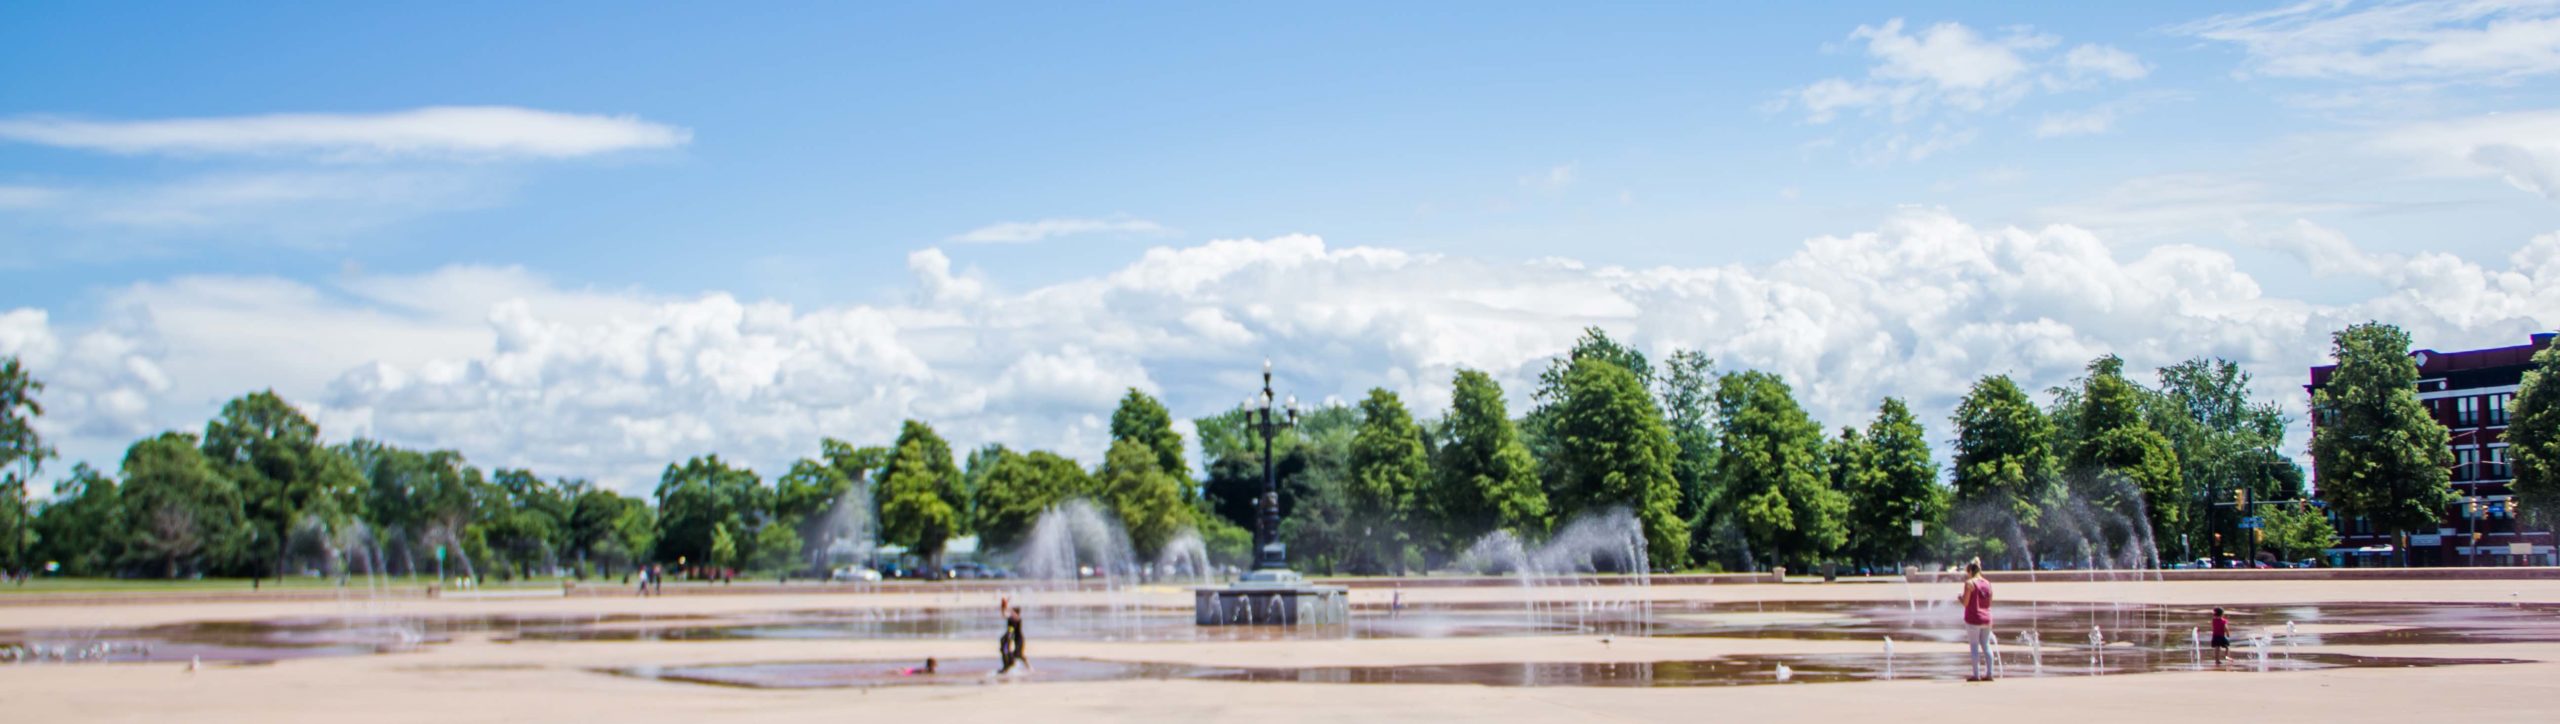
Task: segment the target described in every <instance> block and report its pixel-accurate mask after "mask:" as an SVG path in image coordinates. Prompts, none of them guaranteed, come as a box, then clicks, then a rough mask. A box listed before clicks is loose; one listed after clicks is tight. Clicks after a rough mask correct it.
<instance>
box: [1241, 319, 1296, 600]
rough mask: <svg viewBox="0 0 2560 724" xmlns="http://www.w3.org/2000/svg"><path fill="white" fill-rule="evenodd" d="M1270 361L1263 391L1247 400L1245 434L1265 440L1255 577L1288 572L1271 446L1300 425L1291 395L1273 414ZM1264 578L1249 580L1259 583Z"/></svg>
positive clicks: (1264, 368)
mask: <svg viewBox="0 0 2560 724" xmlns="http://www.w3.org/2000/svg"><path fill="white" fill-rule="evenodd" d="M1275 398H1276V395H1274V394H1273V393H1272V391H1271V360H1269V359H1264V360H1263V361H1262V391H1261V392H1258V393H1255V394H1254V395H1253V396H1251V397H1247V398H1245V406H1244V415H1245V430H1246V432H1247V433H1249V434H1253V435H1259V436H1261V438H1262V495H1261V497H1259V498H1256V499H1255V501H1254V521H1253V551H1254V560H1253V569H1254V571H1255V572H1256V573H1261V572H1265V571H1287V570H1289V547H1288V545H1287V544H1284V543H1281V542H1280V478H1279V475H1278V473H1277V472H1276V469H1275V468H1274V467H1273V465H1272V460H1271V454H1272V445H1273V442H1274V441H1275V440H1278V439H1279V437H1280V433H1281V431H1284V430H1287V429H1289V428H1292V427H1296V426H1297V425H1298V397H1297V396H1296V395H1290V396H1289V399H1288V401H1287V402H1286V403H1284V404H1282V405H1281V406H1280V407H1279V409H1277V410H1274V409H1273V405H1272V402H1273V401H1274V400H1275ZM1264 577H1265V576H1248V580H1257V579H1261V578H1264Z"/></svg>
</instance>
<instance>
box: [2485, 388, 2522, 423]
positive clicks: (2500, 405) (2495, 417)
mask: <svg viewBox="0 0 2560 724" xmlns="http://www.w3.org/2000/svg"><path fill="white" fill-rule="evenodd" d="M2515 397H2516V393H2513V392H2502V393H2498V394H2495V395H2490V396H2489V424H2491V425H2504V424H2507V401H2509V400H2513V399H2515Z"/></svg>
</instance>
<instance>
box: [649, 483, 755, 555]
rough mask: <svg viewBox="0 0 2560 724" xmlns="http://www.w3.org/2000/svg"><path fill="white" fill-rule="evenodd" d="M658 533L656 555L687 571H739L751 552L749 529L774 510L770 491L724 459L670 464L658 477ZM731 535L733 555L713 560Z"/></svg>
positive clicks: (730, 541)
mask: <svg viewBox="0 0 2560 724" xmlns="http://www.w3.org/2000/svg"><path fill="white" fill-rule="evenodd" d="M656 495H657V498H658V521H657V523H658V530H657V535H656V539H657V548H656V551H655V555H656V557H657V558H658V559H659V560H662V561H666V562H670V563H681V564H685V565H712V566H719V565H736V564H739V563H743V562H745V560H744V558H743V557H742V556H743V554H745V553H751V552H752V550H741V549H744V548H746V547H747V546H750V545H752V543H751V542H745V541H740V540H739V538H740V537H741V536H745V535H752V534H753V530H752V528H751V526H750V523H752V522H754V520H755V519H756V517H758V516H759V515H761V512H762V511H764V510H767V509H769V506H770V505H771V503H770V499H769V496H770V491H769V490H768V489H767V488H765V487H764V481H763V480H762V479H760V478H758V477H757V476H756V472H755V471H754V470H749V469H747V468H741V467H732V466H730V465H729V463H728V461H725V460H721V459H720V456H719V455H703V456H698V457H694V458H692V459H689V460H686V461H684V462H683V463H670V464H668V465H667V468H666V471H665V472H662V473H660V474H659V475H658V488H657V493H656ZM724 530H725V531H726V533H727V535H728V538H729V543H730V546H731V547H732V551H731V555H729V556H726V557H719V556H714V555H713V554H712V543H713V541H714V540H715V539H716V538H717V536H718V535H719V534H720V533H722V532H723V531H724Z"/></svg>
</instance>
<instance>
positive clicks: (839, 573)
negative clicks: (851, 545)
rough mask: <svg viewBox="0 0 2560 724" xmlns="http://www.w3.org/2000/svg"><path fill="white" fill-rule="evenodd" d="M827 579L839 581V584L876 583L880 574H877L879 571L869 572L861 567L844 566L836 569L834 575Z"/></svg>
mask: <svg viewBox="0 0 2560 724" xmlns="http://www.w3.org/2000/svg"><path fill="white" fill-rule="evenodd" d="M829 577H830V578H833V579H835V580H837V581H840V582H841V581H863V582H877V581H879V580H880V572H879V571H875V570H871V569H869V568H864V567H861V566H845V567H843V568H838V569H836V570H835V573H834V574H833V575H831V576H829Z"/></svg>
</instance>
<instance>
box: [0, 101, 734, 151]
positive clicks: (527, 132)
mask: <svg viewBox="0 0 2560 724" xmlns="http://www.w3.org/2000/svg"><path fill="white" fill-rule="evenodd" d="M692 139H693V132H692V131H689V130H686V129H683V128H678V127H674V126H668V125H665V124H660V123H653V122H649V121H644V120H640V119H639V118H637V117H634V116H598V115H577V114H568V113H555V112H551V111H540V110H534V109H530V108H513V107H506V106H446V107H430V108H419V109H414V110H407V111H396V112H390V113H368V114H328V113H306V114H274V115H263V116H229V117H218V118H175V119H163V120H142V121H92V120H79V119H71V118H55V117H28V116H21V117H17V118H8V119H0V140H10V141H18V142H22V143H34V144H41V145H47V146H59V147H63V148H77V149H84V150H94V151H105V152H110V153H121V154H155V153H157V154H194V155H208V154H282V155H308V156H318V157H322V158H327V159H332V160H380V159H387V158H395V157H419V156H426V157H458V158H467V159H468V158H528V157H529V158H567V157H574V156H589V155H595V154H601V153H610V152H614V151H625V150H634V149H654V148H670V147H674V146H681V145H684V144H685V143H687V142H690V141H691V140H692Z"/></svg>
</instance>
